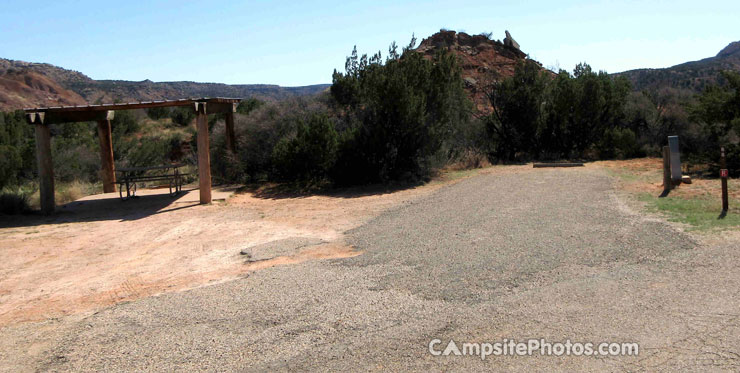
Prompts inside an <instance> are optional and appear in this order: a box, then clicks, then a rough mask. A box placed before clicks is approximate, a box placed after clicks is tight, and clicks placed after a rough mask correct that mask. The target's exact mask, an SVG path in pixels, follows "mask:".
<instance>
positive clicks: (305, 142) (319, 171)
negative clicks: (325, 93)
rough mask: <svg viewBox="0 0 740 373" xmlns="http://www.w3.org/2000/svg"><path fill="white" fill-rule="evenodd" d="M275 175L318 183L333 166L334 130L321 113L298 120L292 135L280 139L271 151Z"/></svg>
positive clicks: (335, 148) (334, 156)
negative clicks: (294, 133)
mask: <svg viewBox="0 0 740 373" xmlns="http://www.w3.org/2000/svg"><path fill="white" fill-rule="evenodd" d="M272 154H273V163H274V165H275V169H276V173H277V176H278V177H279V178H281V179H283V180H298V181H305V182H320V181H321V180H324V179H326V177H327V176H328V173H329V170H330V169H331V168H332V167H333V166H334V162H335V161H336V154H337V132H336V130H335V129H334V124H333V123H332V122H331V121H330V120H329V119H328V118H327V117H326V116H325V115H313V116H311V117H310V118H309V120H308V121H307V122H305V121H300V122H299V123H298V125H297V128H296V135H295V137H293V138H283V139H281V140H280V141H279V142H278V143H277V145H276V146H275V148H274V150H273V153H272Z"/></svg>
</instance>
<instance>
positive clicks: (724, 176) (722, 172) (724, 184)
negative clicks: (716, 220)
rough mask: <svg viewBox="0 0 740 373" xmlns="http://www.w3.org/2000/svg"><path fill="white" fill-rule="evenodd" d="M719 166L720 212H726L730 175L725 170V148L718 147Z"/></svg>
mask: <svg viewBox="0 0 740 373" xmlns="http://www.w3.org/2000/svg"><path fill="white" fill-rule="evenodd" d="M720 152H721V154H720V166H721V167H722V168H721V169H720V170H719V177H720V178H721V179H722V213H725V214H726V213H727V210H728V209H729V207H730V206H729V205H730V203H729V201H728V196H727V178H728V177H730V173H729V172H728V170H727V160H726V159H725V148H724V147H722V148H721V149H720Z"/></svg>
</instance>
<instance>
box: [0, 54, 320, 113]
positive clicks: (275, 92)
mask: <svg viewBox="0 0 740 373" xmlns="http://www.w3.org/2000/svg"><path fill="white" fill-rule="evenodd" d="M328 87H329V84H317V85H310V86H303V87H281V86H277V85H269V84H237V85H229V84H221V83H196V82H152V81H150V80H145V81H141V82H133V81H125V80H95V79H92V78H90V77H88V76H86V75H84V74H82V73H80V72H78V71H73V70H67V69H64V68H61V67H57V66H54V65H50V64H47V63H30V62H24V61H14V60H7V59H2V58H0V110H3V111H9V110H15V109H22V108H24V107H36V106H57V105H82V104H85V103H90V104H93V103H101V102H104V103H110V102H129V101H150V100H163V99H178V98H190V97H238V98H243V97H257V98H260V99H262V100H268V101H271V100H280V99H285V98H289V97H294V96H303V95H312V94H316V93H319V92H321V91H324V90H326V89H327V88H328Z"/></svg>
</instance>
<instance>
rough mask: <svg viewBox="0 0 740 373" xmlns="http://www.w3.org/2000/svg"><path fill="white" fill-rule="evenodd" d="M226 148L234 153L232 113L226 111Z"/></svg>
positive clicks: (234, 140)
mask: <svg viewBox="0 0 740 373" xmlns="http://www.w3.org/2000/svg"><path fill="white" fill-rule="evenodd" d="M225 122H226V131H225V132H226V149H228V150H229V151H231V152H232V153H236V136H235V135H234V113H231V112H229V113H226V120H225Z"/></svg>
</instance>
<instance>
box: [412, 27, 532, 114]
mask: <svg viewBox="0 0 740 373" xmlns="http://www.w3.org/2000/svg"><path fill="white" fill-rule="evenodd" d="M441 48H444V49H447V50H449V51H451V52H453V53H455V54H456V55H457V57H458V60H459V62H460V66H461V67H462V77H463V80H464V81H465V89H466V90H467V91H468V92H469V94H470V98H471V100H472V101H473V103H474V105H475V108H476V109H477V111H478V112H479V113H481V114H488V113H490V112H491V105H490V103H489V102H488V100H487V99H486V97H485V94H484V93H483V90H482V88H483V87H485V86H486V85H487V84H490V83H491V82H492V81H493V80H495V79H502V78H507V77H510V76H512V75H514V68H515V67H516V65H517V64H518V63H520V62H522V61H524V60H526V59H527V55H526V54H525V53H524V52H522V51H521V50H519V49H518V48H515V47H513V46H507V45H504V43H502V42H500V41H497V40H491V39H489V38H488V37H487V36H485V35H472V36H471V35H468V34H466V33H464V32H455V31H445V30H443V31H440V32H438V33H436V34H434V35H432V36H430V37H428V38H426V39H424V40H422V42H421V44H419V47H418V48H416V51H418V52H421V53H423V54H424V55H426V56H428V57H429V58H431V57H432V56H434V53H436V51H437V50H438V49H441ZM540 66H541V65H540Z"/></svg>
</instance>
